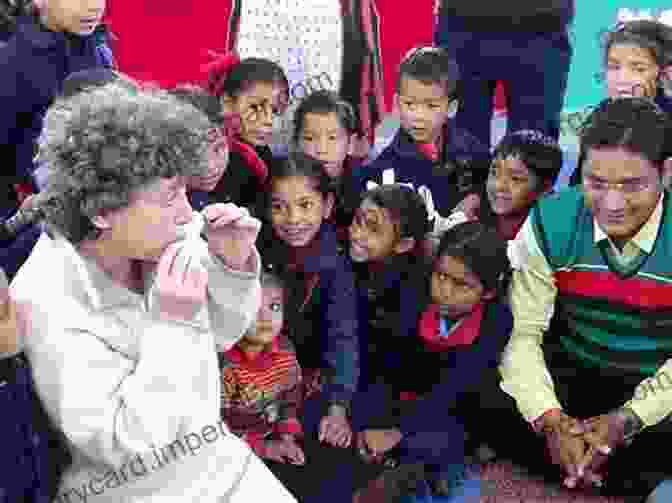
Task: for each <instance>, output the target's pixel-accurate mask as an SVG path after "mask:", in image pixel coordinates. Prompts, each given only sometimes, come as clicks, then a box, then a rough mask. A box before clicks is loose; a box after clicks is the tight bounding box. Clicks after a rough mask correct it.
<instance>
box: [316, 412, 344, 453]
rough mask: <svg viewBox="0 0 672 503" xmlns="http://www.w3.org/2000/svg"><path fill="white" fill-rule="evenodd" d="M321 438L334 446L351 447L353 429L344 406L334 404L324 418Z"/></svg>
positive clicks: (321, 440) (321, 422) (321, 425)
mask: <svg viewBox="0 0 672 503" xmlns="http://www.w3.org/2000/svg"><path fill="white" fill-rule="evenodd" d="M319 439H320V442H326V443H328V444H331V445H333V446H334V447H344V448H345V447H350V442H352V429H351V428H350V423H349V422H348V416H347V414H346V412H345V409H344V408H343V407H342V406H339V405H332V406H331V408H330V409H329V413H328V414H327V415H326V416H324V417H323V418H322V421H320V433H319Z"/></svg>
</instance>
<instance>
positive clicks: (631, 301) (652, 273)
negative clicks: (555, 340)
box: [530, 190, 672, 376]
mask: <svg viewBox="0 0 672 503" xmlns="http://www.w3.org/2000/svg"><path fill="white" fill-rule="evenodd" d="M530 218H531V222H532V225H533V230H534V233H535V236H536V239H537V242H538V243H539V244H540V246H541V249H542V251H543V252H544V255H545V256H546V259H547V261H548V263H549V265H550V267H551V269H552V270H553V272H554V277H555V280H556V285H557V288H558V297H557V302H556V304H557V306H558V308H559V309H558V312H557V313H556V317H558V316H559V317H560V319H561V320H562V321H564V322H565V323H566V325H567V327H568V328H569V330H568V331H562V330H561V331H558V333H559V338H560V341H561V343H562V345H563V346H564V347H565V349H566V350H567V351H568V352H570V353H571V354H572V355H574V356H575V357H576V358H577V359H578V360H579V361H581V362H583V363H585V364H586V365H588V366H597V367H600V368H605V369H616V370H621V371H623V372H634V373H637V372H638V373H641V374H642V375H643V376H651V375H653V374H654V373H655V371H656V370H657V369H658V368H659V367H660V366H661V365H662V364H663V363H664V362H665V361H666V360H667V358H668V357H669V355H670V353H671V352H672V340H671V339H670V337H669V326H670V324H671V323H672V280H671V279H670V275H669V262H670V257H672V221H671V220H670V219H671V218H672V215H671V214H670V208H669V194H665V195H664V201H663V214H662V219H661V224H660V228H659V230H658V235H657V237H656V240H655V244H654V246H653V249H652V250H651V253H650V254H647V253H646V252H644V251H640V253H639V256H637V257H635V258H634V259H632V260H630V261H629V262H627V263H626V264H623V263H621V262H620V261H619V260H618V258H617V257H616V256H615V254H614V251H613V249H612V247H611V245H610V243H609V241H608V240H606V239H604V240H601V241H599V242H598V243H595V242H594V235H593V233H594V218H593V215H592V212H591V211H590V209H589V208H587V207H586V206H585V205H584V198H583V194H582V193H581V192H580V191H574V190H572V191H571V192H570V193H569V194H564V197H557V198H547V199H545V200H544V201H542V202H541V203H540V204H539V205H538V206H537V207H535V208H534V209H533V210H532V212H531V215H530Z"/></svg>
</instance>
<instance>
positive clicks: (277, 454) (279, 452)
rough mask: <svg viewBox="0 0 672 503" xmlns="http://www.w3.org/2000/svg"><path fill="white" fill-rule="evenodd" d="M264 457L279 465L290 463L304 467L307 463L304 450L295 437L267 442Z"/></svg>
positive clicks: (287, 436)
mask: <svg viewBox="0 0 672 503" xmlns="http://www.w3.org/2000/svg"><path fill="white" fill-rule="evenodd" d="M264 457H265V458H266V459H270V460H271V461H276V462H278V463H286V462H289V463H291V464H293V465H303V464H305V463H306V456H305V454H304V453H303V449H301V447H299V445H298V444H297V443H296V440H295V439H294V437H291V436H289V435H286V436H284V437H283V438H282V439H280V440H269V441H267V442H266V450H265V453H264Z"/></svg>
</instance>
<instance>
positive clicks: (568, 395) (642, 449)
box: [469, 343, 672, 501]
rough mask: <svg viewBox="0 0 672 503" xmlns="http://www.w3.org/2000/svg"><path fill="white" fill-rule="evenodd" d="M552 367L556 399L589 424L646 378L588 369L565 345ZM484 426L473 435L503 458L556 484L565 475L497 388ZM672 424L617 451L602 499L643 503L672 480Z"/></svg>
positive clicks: (484, 410)
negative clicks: (671, 456) (671, 459)
mask: <svg viewBox="0 0 672 503" xmlns="http://www.w3.org/2000/svg"><path fill="white" fill-rule="evenodd" d="M544 354H545V357H546V364H547V366H548V369H549V371H550V373H551V375H552V376H553V381H554V383H555V389H556V394H557V396H558V399H559V400H560V403H561V404H562V406H563V408H564V410H565V412H566V413H567V414H569V415H570V416H573V417H576V418H579V419H586V418H588V417H593V416H597V415H600V414H605V413H607V412H609V411H611V410H613V409H615V408H617V407H619V406H621V405H623V404H624V403H625V402H626V401H628V400H629V399H630V398H631V397H632V396H633V393H634V389H635V386H636V385H637V384H638V383H639V382H640V381H641V380H642V377H641V376H640V375H628V374H623V373H622V372H621V373H616V372H606V371H604V370H601V369H594V368H586V367H585V366H583V365H581V364H580V363H579V362H577V361H576V360H574V359H573V358H572V357H571V356H570V355H568V354H567V353H566V352H565V351H564V350H563V349H562V348H561V347H560V345H559V343H553V344H546V345H545V346H544ZM477 407H478V409H479V411H480V412H479V417H480V419H479V420H474V421H473V422H472V423H470V426H469V427H470V430H471V431H472V432H474V433H475V434H476V436H477V437H478V438H479V439H481V440H483V441H485V442H487V443H488V444H489V445H491V446H492V447H493V448H494V449H495V451H496V452H497V453H498V455H501V456H502V457H505V458H508V459H511V460H513V461H514V462H517V463H519V464H522V465H524V466H526V467H527V468H529V469H530V470H531V471H533V472H536V473H539V474H541V475H544V476H546V477H547V478H548V479H552V480H554V481H559V480H560V470H559V468H558V467H556V466H553V465H551V463H550V459H549V458H548V454H547V451H546V445H545V441H544V439H543V437H540V436H538V435H536V434H535V433H534V432H533V431H532V429H531V426H530V425H529V423H527V422H526V421H525V420H524V419H523V418H522V416H521V415H520V413H519V412H518V410H517V407H516V404H515V401H514V400H513V399H512V398H511V397H509V396H508V395H506V394H505V393H504V392H503V391H501V389H500V388H499V386H498V383H496V382H492V383H491V385H489V386H487V387H484V388H483V389H482V393H481V395H480V397H479V399H478V404H477ZM671 433H672V423H670V422H669V421H667V420H666V421H663V422H662V423H660V424H658V425H657V426H654V427H651V428H647V429H645V430H644V431H643V432H642V433H640V434H639V435H638V436H637V437H635V440H634V442H633V443H632V444H631V445H630V446H629V447H623V448H621V449H619V450H617V451H615V452H614V453H613V454H612V455H611V456H610V459H609V461H608V462H607V463H608V464H607V465H606V475H607V478H606V481H605V486H604V488H603V490H602V491H601V492H602V494H605V495H612V496H630V497H633V501H640V500H641V498H643V497H644V496H646V495H647V494H649V493H650V492H651V491H652V490H653V489H654V488H655V487H656V485H657V484H658V483H659V482H661V481H662V480H663V479H665V478H670V476H672V464H670V463H667V462H666V461H665V460H666V452H667V445H668V444H669V442H670V440H672V435H671Z"/></svg>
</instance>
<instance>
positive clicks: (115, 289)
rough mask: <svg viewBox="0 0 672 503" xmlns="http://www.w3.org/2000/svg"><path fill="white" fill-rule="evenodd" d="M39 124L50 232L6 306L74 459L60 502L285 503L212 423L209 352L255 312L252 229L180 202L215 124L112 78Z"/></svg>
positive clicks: (218, 211) (240, 213) (235, 212)
mask: <svg viewBox="0 0 672 503" xmlns="http://www.w3.org/2000/svg"><path fill="white" fill-rule="evenodd" d="M45 126H46V134H45V139H44V143H43V145H42V146H41V149H42V151H41V155H43V156H44V159H45V161H46V162H47V163H48V165H49V166H50V173H49V177H48V181H47V186H46V189H45V193H44V196H43V202H42V205H43V207H44V212H45V224H46V225H45V228H46V231H47V232H45V233H44V234H43V235H42V237H41V238H40V240H39V241H38V243H37V245H36V247H35V249H34V251H33V253H32V255H31V256H30V258H29V259H28V261H27V262H26V264H25V266H24V267H23V268H22V269H21V270H20V271H19V274H18V275H17V276H16V277H15V279H14V282H13V283H12V295H13V298H14V299H15V300H16V303H17V306H18V309H19V312H20V313H21V315H22V317H23V318H24V319H25V320H26V323H27V330H28V333H29V336H28V337H27V342H26V345H27V347H26V353H27V356H28V358H29V360H30V361H31V364H32V368H33V372H34V379H35V384H36V388H37V392H38V395H39V396H40V398H41V399H42V401H43V402H44V405H45V408H46V410H47V413H48V414H49V416H50V419H51V420H52V421H53V422H54V424H55V425H56V427H57V428H59V429H60V430H61V431H62V432H63V433H64V436H65V437H66V439H67V442H68V446H69V448H70V452H71V454H72V458H73V462H72V465H71V466H70V467H69V468H68V470H67V471H66V473H65V475H64V477H63V480H62V482H61V486H60V491H59V494H58V496H57V499H56V501H58V502H59V503H60V502H66V501H80V500H81V501H91V502H99V501H110V502H115V503H117V502H120V501H123V502H133V503H139V502H143V503H145V502H150V501H151V502H164V501H166V502H168V501H180V502H186V501H189V502H199V503H210V502H212V503H220V502H246V503H247V502H250V501H270V502H283V503H284V502H291V501H294V499H293V498H292V496H291V495H290V494H289V493H288V492H287V491H286V489H285V488H284V487H282V485H281V484H280V483H279V482H278V481H277V480H276V479H274V478H273V476H272V474H271V473H270V472H269V471H268V470H267V469H266V467H265V466H264V465H263V463H262V462H261V461H260V460H259V459H258V458H256V457H255V456H254V454H253V453H252V451H251V450H250V449H249V448H248V447H247V446H246V444H245V443H244V442H242V441H241V440H239V439H237V438H236V437H235V436H234V435H232V434H230V432H229V430H228V429H227V427H226V426H225V425H223V424H221V422H220V420H219V401H220V400H219V394H220V389H219V380H218V368H217V359H216V351H217V348H221V349H226V348H228V347H230V346H231V345H233V344H234V343H235V342H236V341H237V340H238V339H239V338H240V337H241V336H242V334H243V333H244V332H245V330H246V329H247V327H248V326H249V324H250V323H251V320H252V318H253V315H254V313H255V312H256V310H257V306H258V303H259V297H260V286H259V263H260V261H259V256H258V253H257V251H256V250H255V248H254V245H253V243H254V242H255V239H256V236H257V233H258V231H259V225H260V224H259V222H258V221H257V220H255V219H253V218H251V217H250V216H249V214H247V212H246V211H245V210H242V209H240V208H238V207H235V206H233V205H212V206H209V207H206V208H205V209H204V211H203V214H202V215H201V214H196V213H194V212H193V211H192V209H191V207H190V206H189V204H188V202H187V199H186V194H185V191H186V180H187V179H188V178H189V177H191V176H202V175H203V174H204V173H205V172H206V166H207V151H208V149H209V147H208V133H209V129H210V123H209V121H208V120H207V119H206V117H205V116H204V115H203V114H202V113H200V112H198V111H197V110H196V109H194V108H193V107H191V106H189V105H187V104H182V103H180V102H178V101H177V100H176V99H174V98H172V97H169V96H168V95H166V94H164V93H162V92H160V91H150V90H144V91H135V90H132V89H129V88H128V86H123V85H119V84H117V83H112V84H108V85H106V86H103V87H100V88H97V89H93V90H90V91H86V92H83V93H80V94H78V95H76V96H74V97H72V98H70V99H68V100H65V101H61V102H59V103H57V104H56V105H55V107H54V108H52V110H51V111H50V112H49V113H48V115H47V118H46V124H45Z"/></svg>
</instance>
